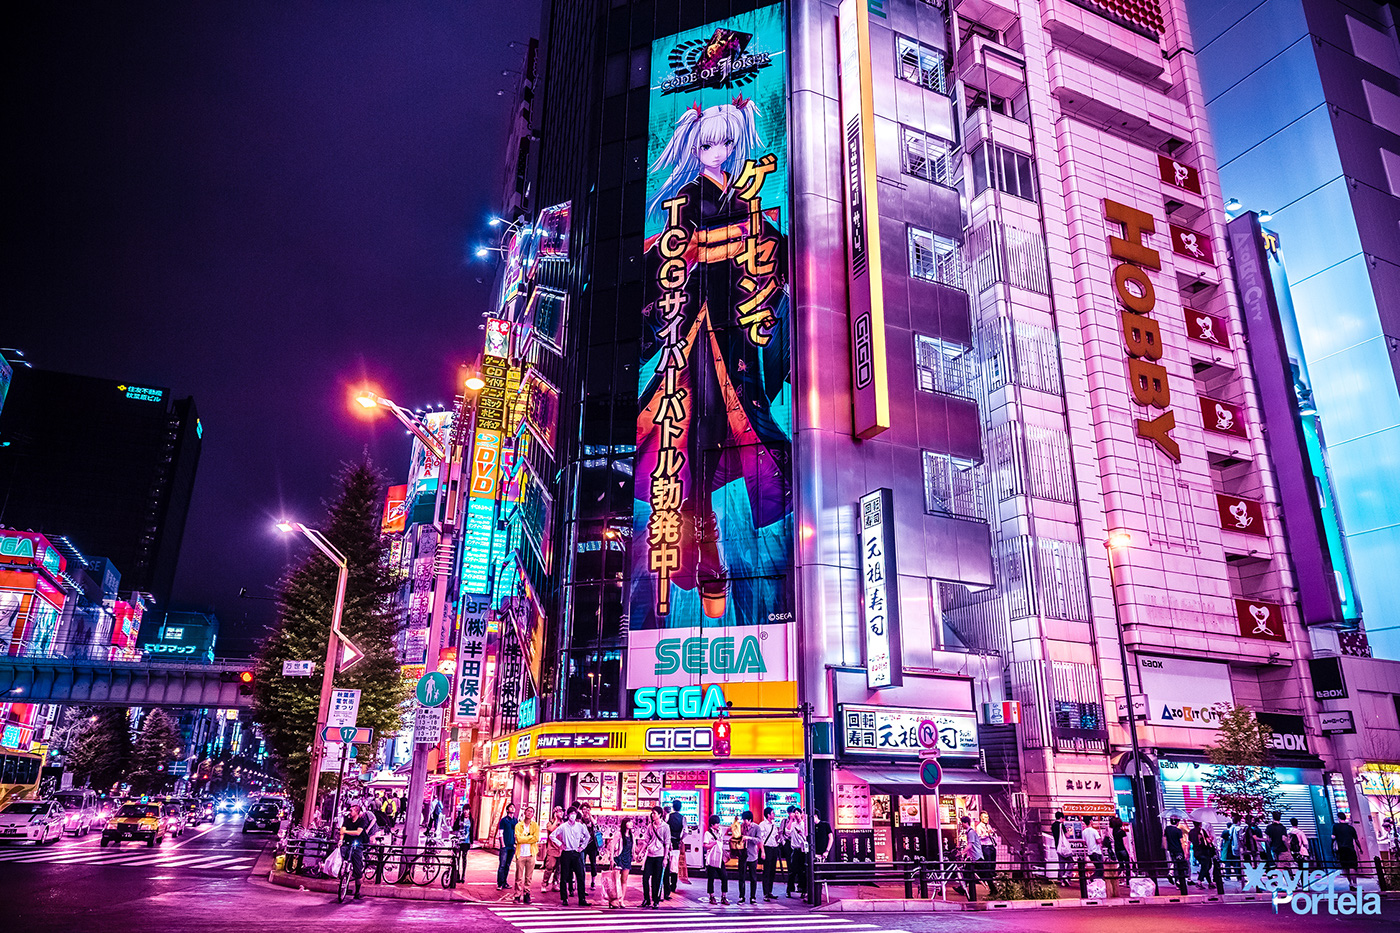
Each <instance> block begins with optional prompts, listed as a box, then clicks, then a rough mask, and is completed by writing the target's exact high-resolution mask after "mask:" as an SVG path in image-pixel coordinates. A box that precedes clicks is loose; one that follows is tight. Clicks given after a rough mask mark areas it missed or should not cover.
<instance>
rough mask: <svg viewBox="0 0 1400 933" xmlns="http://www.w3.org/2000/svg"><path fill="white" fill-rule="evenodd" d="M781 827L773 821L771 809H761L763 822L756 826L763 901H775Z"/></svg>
mask: <svg viewBox="0 0 1400 933" xmlns="http://www.w3.org/2000/svg"><path fill="white" fill-rule="evenodd" d="M781 834H782V827H781V826H779V825H778V822H777V821H776V820H774V819H773V808H772V807H764V808H763V822H762V823H759V824H758V841H759V844H760V849H761V851H762V852H763V899H764V900H765V901H776V900H777V899H778V898H777V895H775V894H774V893H773V878H774V876H775V874H776V873H777V870H778V850H779V848H780V847H779V845H778V837H779V836H780V835H781Z"/></svg>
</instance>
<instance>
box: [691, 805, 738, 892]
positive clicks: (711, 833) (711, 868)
mask: <svg viewBox="0 0 1400 933" xmlns="http://www.w3.org/2000/svg"><path fill="white" fill-rule="evenodd" d="M728 835H729V834H728V833H726V832H725V831H724V830H723V829H722V828H721V823H720V819H719V814H718V813H711V814H710V825H709V827H708V828H707V829H706V830H705V838H704V841H703V842H702V843H701V846H700V851H701V856H702V858H703V859H704V862H705V890H706V892H707V893H708V894H709V895H710V903H711V904H714V903H716V901H715V879H716V878H718V879H719V890H720V900H719V901H718V903H720V904H723V905H724V906H725V907H728V906H729V874H728V872H726V871H725V870H724V861H725V859H727V858H728V857H729V851H728V850H729V845H728V840H727V839H726V838H725V837H726V836H728ZM740 884H743V881H742V876H741V880H740ZM739 891H740V894H741V895H742V894H743V888H742V887H741V888H740V889H739Z"/></svg>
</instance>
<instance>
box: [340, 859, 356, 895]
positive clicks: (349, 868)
mask: <svg viewBox="0 0 1400 933" xmlns="http://www.w3.org/2000/svg"><path fill="white" fill-rule="evenodd" d="M354 871H355V868H354V865H353V864H351V862H350V859H349V857H346V859H345V864H344V865H341V866H340V893H339V894H338V895H337V897H336V903H339V904H344V903H345V895H346V894H348V893H350V875H351V874H352V873H353V872H354Z"/></svg>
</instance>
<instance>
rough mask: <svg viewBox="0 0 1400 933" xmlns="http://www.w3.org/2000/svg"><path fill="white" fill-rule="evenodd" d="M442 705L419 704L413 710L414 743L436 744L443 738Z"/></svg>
mask: <svg viewBox="0 0 1400 933" xmlns="http://www.w3.org/2000/svg"><path fill="white" fill-rule="evenodd" d="M442 720H443V709H442V707H441V706H419V707H417V708H416V709H415V710H414V711H413V744H414V745H436V744H437V743H438V740H439V739H441V738H442Z"/></svg>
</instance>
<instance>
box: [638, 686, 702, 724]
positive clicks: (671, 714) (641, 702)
mask: <svg viewBox="0 0 1400 933" xmlns="http://www.w3.org/2000/svg"><path fill="white" fill-rule="evenodd" d="M724 709H725V701H724V689H723V688H722V687H720V685H719V684H710V685H709V686H708V687H698V686H690V687H643V688H641V689H640V690H634V691H633V692H632V718H633V719H653V718H655V719H710V718H712V717H714V716H718V715H720V713H721V712H723V711H724Z"/></svg>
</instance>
